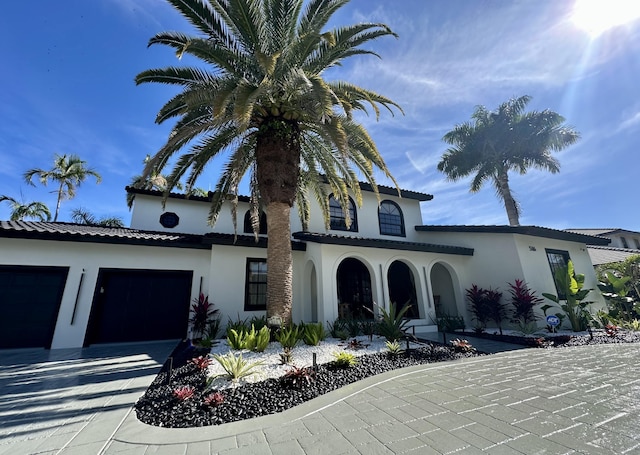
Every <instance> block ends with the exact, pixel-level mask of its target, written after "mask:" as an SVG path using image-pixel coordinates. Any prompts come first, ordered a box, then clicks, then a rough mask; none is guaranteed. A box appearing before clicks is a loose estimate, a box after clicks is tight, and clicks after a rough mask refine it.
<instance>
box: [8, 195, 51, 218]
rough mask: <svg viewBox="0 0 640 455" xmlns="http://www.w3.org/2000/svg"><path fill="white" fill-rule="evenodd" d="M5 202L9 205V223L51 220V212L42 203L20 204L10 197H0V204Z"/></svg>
mask: <svg viewBox="0 0 640 455" xmlns="http://www.w3.org/2000/svg"><path fill="white" fill-rule="evenodd" d="M3 201H7V202H8V203H9V204H10V205H11V216H10V217H11V221H22V220H24V219H25V218H35V219H37V220H40V221H49V220H51V212H50V211H49V207H47V205H46V204H45V203H44V202H38V201H33V202H20V201H18V200H17V199H14V198H12V197H10V196H5V195H2V196H0V202H3Z"/></svg>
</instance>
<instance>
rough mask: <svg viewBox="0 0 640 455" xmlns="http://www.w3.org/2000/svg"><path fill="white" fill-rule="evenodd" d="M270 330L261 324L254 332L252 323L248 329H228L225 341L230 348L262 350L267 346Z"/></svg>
mask: <svg viewBox="0 0 640 455" xmlns="http://www.w3.org/2000/svg"><path fill="white" fill-rule="evenodd" d="M270 338H271V331H270V330H269V328H268V327H267V326H263V327H262V328H261V329H260V330H259V331H257V332H256V328H255V327H254V326H253V325H252V326H251V328H250V329H246V328H243V329H240V331H237V330H236V329H229V332H228V336H227V343H229V346H231V348H232V349H248V350H249V351H256V352H263V351H264V350H265V349H267V346H269V341H270Z"/></svg>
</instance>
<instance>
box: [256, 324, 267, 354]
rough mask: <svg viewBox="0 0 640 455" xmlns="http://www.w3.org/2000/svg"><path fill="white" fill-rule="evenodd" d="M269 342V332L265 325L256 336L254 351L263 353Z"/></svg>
mask: <svg viewBox="0 0 640 455" xmlns="http://www.w3.org/2000/svg"><path fill="white" fill-rule="evenodd" d="M270 340H271V330H269V327H267V326H266V325H264V326H262V327H261V328H260V330H258V333H257V334H256V342H255V348H254V351H256V352H264V350H265V349H267V347H268V346H269V341H270Z"/></svg>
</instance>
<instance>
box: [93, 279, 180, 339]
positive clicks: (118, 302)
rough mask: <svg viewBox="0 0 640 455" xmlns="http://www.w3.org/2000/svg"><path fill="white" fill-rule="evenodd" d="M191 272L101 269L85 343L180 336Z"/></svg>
mask: <svg viewBox="0 0 640 455" xmlns="http://www.w3.org/2000/svg"><path fill="white" fill-rule="evenodd" d="M192 278H193V272H188V271H175V270H122V269H117V270H114V269H101V270H100V272H99V274H98V284H97V286H96V292H95V294H94V299H93V306H92V308H91V316H90V318H89V327H88V329H87V336H86V339H85V344H86V345H89V344H93V343H120V342H130V341H151V340H167V339H179V338H183V337H184V336H185V335H186V333H187V324H188V318H189V303H190V302H189V299H190V297H191V282H192Z"/></svg>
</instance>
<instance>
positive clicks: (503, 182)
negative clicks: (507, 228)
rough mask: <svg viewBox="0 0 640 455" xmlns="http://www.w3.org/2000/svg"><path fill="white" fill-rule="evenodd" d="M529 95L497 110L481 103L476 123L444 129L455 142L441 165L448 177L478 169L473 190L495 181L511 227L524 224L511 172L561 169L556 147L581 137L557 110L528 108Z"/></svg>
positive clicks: (552, 171) (514, 99) (564, 146)
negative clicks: (556, 155) (491, 109)
mask: <svg viewBox="0 0 640 455" xmlns="http://www.w3.org/2000/svg"><path fill="white" fill-rule="evenodd" d="M530 100H531V97H530V96H521V97H520V98H513V99H510V100H509V101H507V102H505V103H502V104H501V105H500V106H499V107H498V109H497V110H496V111H493V112H492V111H488V110H487V109H486V108H485V107H484V106H478V107H476V109H475V111H474V113H473V115H472V116H471V118H472V121H471V122H466V123H463V124H461V125H456V126H455V128H454V129H452V130H451V131H449V132H448V133H447V134H445V136H444V138H443V140H444V141H445V142H446V143H447V144H450V145H452V146H453V147H450V148H448V149H447V150H446V152H445V153H444V154H443V155H442V159H441V161H440V162H439V163H438V170H439V171H441V172H444V173H445V174H446V175H447V178H448V179H449V180H453V181H455V180H460V179H462V178H464V177H467V176H469V175H471V174H475V175H474V177H473V180H472V181H471V187H470V191H471V192H472V193H475V192H478V191H479V190H480V188H482V185H484V183H485V182H487V181H491V182H492V183H493V186H494V187H495V189H496V193H497V195H498V197H499V198H500V199H502V201H503V202H504V206H505V209H506V211H507V216H508V218H509V224H510V225H511V226H518V225H520V208H519V206H518V203H517V202H516V200H515V199H514V197H513V194H512V192H511V188H510V186H509V171H518V172H519V173H520V174H526V172H527V170H528V169H529V168H531V167H534V168H537V169H542V170H546V171H549V172H551V173H552V174H555V173H556V172H559V171H560V163H559V162H558V160H556V159H555V158H554V157H552V156H551V152H552V151H556V152H557V151H560V150H563V149H564V148H566V147H568V146H569V145H571V144H574V143H575V142H576V141H577V140H578V139H579V138H580V135H579V133H578V132H576V131H575V130H573V129H572V128H570V127H568V126H565V124H564V121H565V119H564V118H563V117H562V116H561V115H560V114H557V113H556V112H553V111H550V110H544V111H542V112H537V111H532V112H524V109H525V107H526V106H527V104H528V103H529V101H530Z"/></svg>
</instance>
